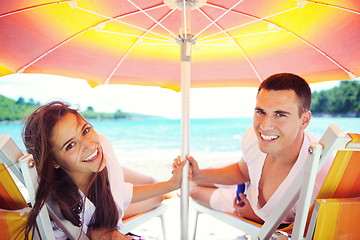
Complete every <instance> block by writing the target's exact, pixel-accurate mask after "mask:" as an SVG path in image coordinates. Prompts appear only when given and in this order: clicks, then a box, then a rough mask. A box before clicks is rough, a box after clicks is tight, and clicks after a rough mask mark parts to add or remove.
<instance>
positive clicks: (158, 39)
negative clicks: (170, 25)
mask: <svg viewBox="0 0 360 240" xmlns="http://www.w3.org/2000/svg"><path fill="white" fill-rule="evenodd" d="M98 32H104V33H110V34H117V35H122V36H128V37H136V38H142V39H150V40H157V41H160V42H161V41H163V42H167V43H173V42H174V40H171V41H170V40H165V39H160V38H152V37H144V36H139V35H135V34H128V33H120V32H113V31H107V30H98Z"/></svg>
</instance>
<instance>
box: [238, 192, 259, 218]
mask: <svg viewBox="0 0 360 240" xmlns="http://www.w3.org/2000/svg"><path fill="white" fill-rule="evenodd" d="M239 196H240V198H241V200H240V201H239V200H238V198H237V196H236V197H235V199H234V205H233V206H234V208H235V210H234V214H235V215H237V216H240V217H243V218H246V219H249V220H251V221H254V222H257V223H260V224H263V223H264V221H263V220H262V219H261V218H259V217H258V216H257V215H256V214H255V212H254V210H253V209H252V207H251V205H250V202H249V200H248V199H247V198H246V196H245V195H244V194H243V193H240V194H239Z"/></svg>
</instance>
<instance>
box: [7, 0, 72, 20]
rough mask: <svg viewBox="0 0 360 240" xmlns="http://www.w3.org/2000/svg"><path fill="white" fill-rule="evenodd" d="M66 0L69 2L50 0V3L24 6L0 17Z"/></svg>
mask: <svg viewBox="0 0 360 240" xmlns="http://www.w3.org/2000/svg"><path fill="white" fill-rule="evenodd" d="M67 2H69V0H63V1H56V2H51V3H44V4H39V5H33V6H30V7H25V8H21V9H17V10H15V11H11V12H7V13H4V14H1V15H0V18H1V17H7V16H10V15H12V14H16V13H21V12H25V11H28V10H32V9H36V8H39V7H46V6H50V5H54V4H59V3H67Z"/></svg>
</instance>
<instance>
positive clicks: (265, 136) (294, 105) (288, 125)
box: [253, 89, 311, 156]
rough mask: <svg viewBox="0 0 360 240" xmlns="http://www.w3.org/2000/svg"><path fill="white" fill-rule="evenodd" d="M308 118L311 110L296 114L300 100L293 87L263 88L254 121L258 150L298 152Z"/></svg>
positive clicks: (258, 99) (275, 153)
mask: <svg viewBox="0 0 360 240" xmlns="http://www.w3.org/2000/svg"><path fill="white" fill-rule="evenodd" d="M310 118H311V113H310V111H306V112H304V113H303V114H302V115H301V116H299V101H298V97H297V95H296V94H295V92H294V91H293V90H281V91H273V90H265V89H262V90H261V91H260V92H259V94H258V96H257V102H256V107H255V113H254V121H253V125H254V129H255V132H256V136H257V138H258V142H259V148H260V150H261V151H262V152H264V153H266V154H270V155H273V156H284V155H286V154H288V153H289V151H295V150H297V151H299V148H300V146H301V144H302V139H303V130H304V129H305V128H306V127H307V125H308V123H309V121H310Z"/></svg>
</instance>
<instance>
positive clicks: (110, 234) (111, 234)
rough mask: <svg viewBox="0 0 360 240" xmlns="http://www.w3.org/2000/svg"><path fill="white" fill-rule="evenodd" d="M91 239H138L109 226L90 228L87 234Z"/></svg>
mask: <svg viewBox="0 0 360 240" xmlns="http://www.w3.org/2000/svg"><path fill="white" fill-rule="evenodd" d="M86 235H87V236H88V237H89V238H90V239H91V240H110V239H111V240H132V239H136V238H134V237H132V236H126V235H124V234H122V233H121V232H119V231H117V230H113V231H112V230H109V229H107V228H98V229H94V230H90V229H89V230H88V233H87V234H86Z"/></svg>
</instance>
